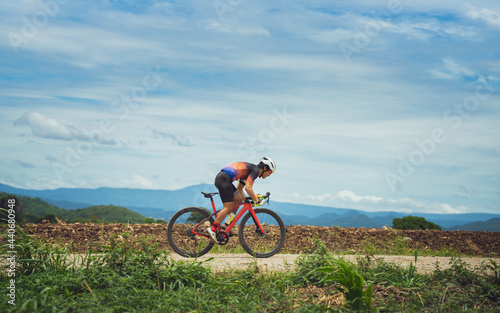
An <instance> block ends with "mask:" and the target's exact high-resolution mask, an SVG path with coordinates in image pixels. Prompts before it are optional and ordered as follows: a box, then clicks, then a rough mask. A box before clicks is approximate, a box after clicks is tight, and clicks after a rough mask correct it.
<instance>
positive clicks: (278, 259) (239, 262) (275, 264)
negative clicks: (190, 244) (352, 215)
mask: <svg viewBox="0 0 500 313" xmlns="http://www.w3.org/2000/svg"><path fill="white" fill-rule="evenodd" d="M170 256H171V257H172V258H173V259H175V260H183V261H186V262H189V261H192V260H193V259H190V258H184V257H181V256H180V255H178V254H176V253H172V254H171V255H170ZM299 256H300V254H278V255H275V256H273V257H270V258H266V259H255V258H253V257H251V256H250V255H248V254H226V253H208V254H206V255H204V256H202V257H200V258H198V261H200V262H203V261H206V262H205V263H203V264H204V265H203V266H209V267H210V268H212V269H213V271H215V272H223V271H229V270H231V269H246V268H248V267H249V266H250V265H252V266H253V264H255V262H256V263H257V266H258V267H259V269H260V270H261V271H263V272H266V271H286V270H291V269H294V268H295V260H296V259H297V258H298V257H299ZM336 257H341V258H344V259H345V260H347V261H352V262H356V259H357V258H358V256H355V255H342V256H336ZM375 258H381V259H383V260H385V261H386V262H393V263H395V264H397V265H400V266H403V267H408V266H410V263H412V262H413V263H415V257H414V256H395V255H377V256H375ZM209 259H211V260H209ZM451 259H452V258H451V257H429V256H419V257H418V258H417V263H416V269H417V273H420V274H428V273H432V272H433V271H434V270H435V269H436V262H439V267H440V268H441V269H446V268H449V267H450V261H451ZM207 260H209V261H207ZM461 260H462V261H464V262H466V263H467V264H469V266H470V267H471V269H473V268H476V267H479V266H481V263H482V262H483V261H485V260H488V259H486V258H474V257H462V258H461ZM493 260H494V261H495V262H497V264H499V263H500V258H494V259H493Z"/></svg>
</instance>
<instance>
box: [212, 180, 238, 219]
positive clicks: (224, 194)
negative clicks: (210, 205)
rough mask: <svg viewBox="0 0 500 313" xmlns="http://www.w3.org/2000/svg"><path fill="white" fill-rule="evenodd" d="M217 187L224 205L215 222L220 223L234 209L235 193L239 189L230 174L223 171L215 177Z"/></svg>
mask: <svg viewBox="0 0 500 313" xmlns="http://www.w3.org/2000/svg"><path fill="white" fill-rule="evenodd" d="M215 187H217V189H218V190H219V195H220V198H221V200H222V205H223V208H222V210H221V211H220V212H219V214H217V218H216V219H215V223H216V224H218V225H220V224H221V223H222V221H224V219H225V218H226V216H227V215H228V214H229V213H231V211H232V210H233V204H234V195H235V192H236V191H237V190H236V187H234V185H233V182H232V180H231V177H229V174H227V173H226V172H223V171H221V172H219V174H217V176H216V177H215ZM215 223H214V224H215Z"/></svg>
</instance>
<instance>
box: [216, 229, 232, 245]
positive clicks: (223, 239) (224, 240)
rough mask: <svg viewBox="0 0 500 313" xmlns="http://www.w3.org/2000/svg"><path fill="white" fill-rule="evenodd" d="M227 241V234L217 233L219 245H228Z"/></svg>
mask: <svg viewBox="0 0 500 313" xmlns="http://www.w3.org/2000/svg"><path fill="white" fill-rule="evenodd" d="M228 241H229V234H228V233H226V232H225V231H220V232H218V233H217V242H218V243H219V245H221V246H224V245H226V244H227V243H228Z"/></svg>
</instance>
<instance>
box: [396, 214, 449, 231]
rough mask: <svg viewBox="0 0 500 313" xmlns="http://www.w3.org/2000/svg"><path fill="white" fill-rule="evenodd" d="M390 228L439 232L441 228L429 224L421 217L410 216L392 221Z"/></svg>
mask: <svg viewBox="0 0 500 313" xmlns="http://www.w3.org/2000/svg"><path fill="white" fill-rule="evenodd" d="M392 228H394V229H403V230H422V229H436V230H441V227H440V226H439V225H437V224H434V223H432V222H429V221H427V220H426V219H425V218H423V217H419V216H412V215H408V216H405V217H402V218H395V219H393V220H392Z"/></svg>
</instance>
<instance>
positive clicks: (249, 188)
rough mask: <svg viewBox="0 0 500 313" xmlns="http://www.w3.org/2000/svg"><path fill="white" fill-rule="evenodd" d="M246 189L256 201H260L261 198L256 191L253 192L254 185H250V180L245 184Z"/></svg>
mask: <svg viewBox="0 0 500 313" xmlns="http://www.w3.org/2000/svg"><path fill="white" fill-rule="evenodd" d="M245 191H246V192H247V194H248V196H250V198H252V200H253V201H254V202H255V203H259V199H258V198H257V196H256V195H255V192H253V188H252V185H250V184H249V183H248V182H247V184H246V185H245Z"/></svg>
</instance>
